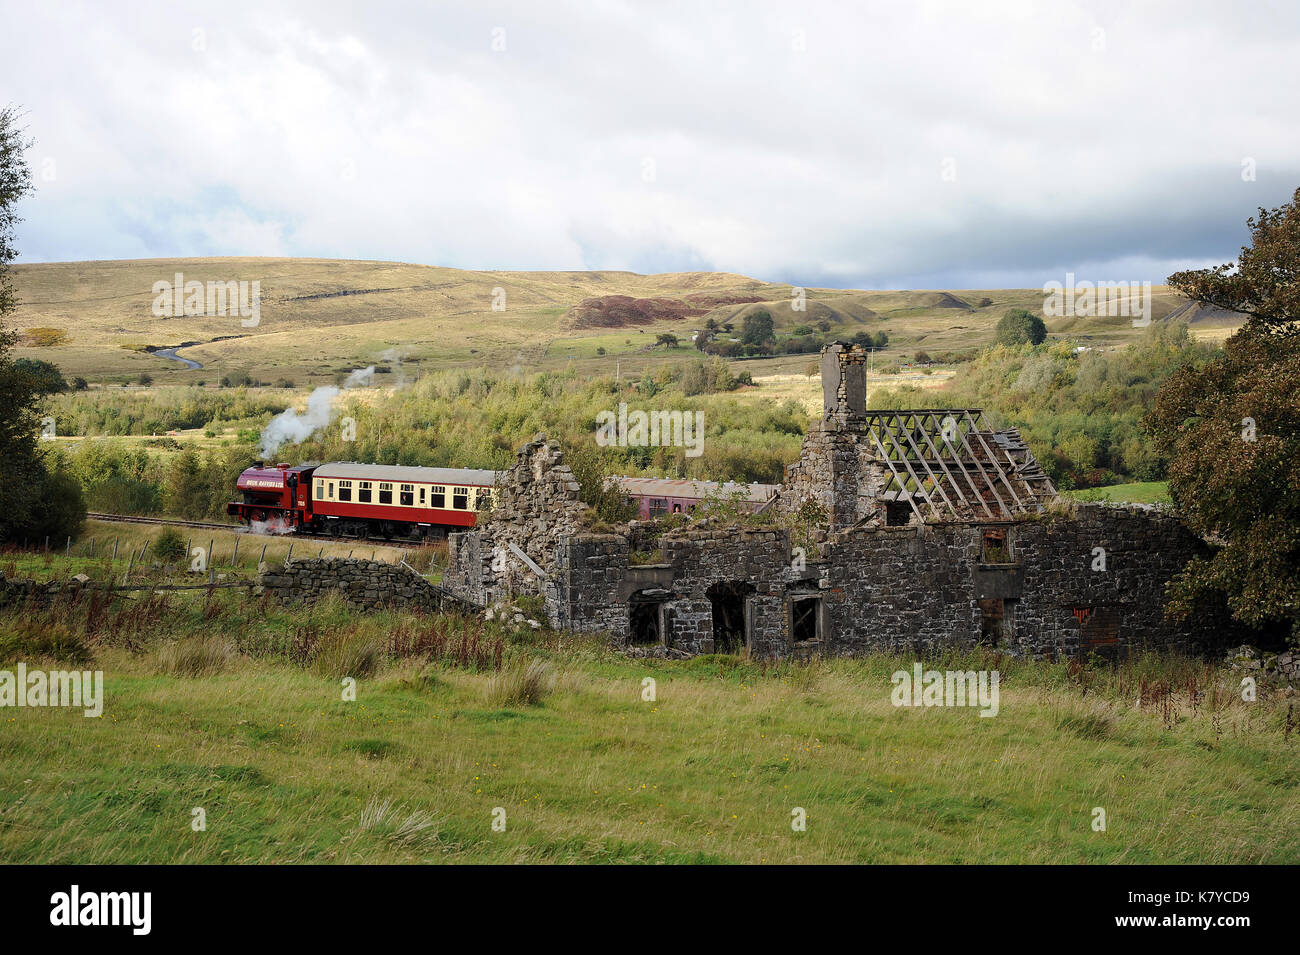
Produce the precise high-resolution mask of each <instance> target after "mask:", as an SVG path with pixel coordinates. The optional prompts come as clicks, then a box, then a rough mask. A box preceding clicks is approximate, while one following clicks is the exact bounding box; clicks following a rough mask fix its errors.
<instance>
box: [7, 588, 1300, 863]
mask: <svg viewBox="0 0 1300 955" xmlns="http://www.w3.org/2000/svg"><path fill="white" fill-rule="evenodd" d="M33 628H35V629H33ZM55 630H57V631H58V632H60V633H62V634H63V640H62V643H61V644H59V647H60V649H59V651H58V652H56V653H55V656H54V657H42V656H40V655H38V654H37V655H34V654H33V644H32V641H33V640H35V639H38V638H39V637H40V635H41V634H46V635H47V636H48V634H49V633H51V632H54V631H55ZM304 631H308V632H313V633H315V634H317V635H319V636H320V643H319V644H318V646H319V647H332V648H334V651H335V652H333V655H331V654H330V653H326V652H325V651H324V650H319V651H318V652H317V653H316V654H315V655H314V656H310V657H308V656H306V655H304V654H302V653H300V652H298V649H299V643H300V641H301V639H302V634H303V633H304ZM426 632H428V633H434V632H437V633H440V634H446V633H451V634H453V635H455V634H459V635H460V636H459V639H462V640H468V639H469V638H470V637H471V636H472V637H473V638H474V639H475V640H476V641H481V642H482V644H483V645H485V646H486V645H490V644H492V643H493V641H496V640H501V641H502V642H503V645H504V664H503V666H504V673H506V674H512V673H518V672H520V671H519V668H521V667H523V666H524V665H525V664H532V665H533V667H534V674H533V676H534V678H535V679H534V682H535V683H536V684H537V686H538V687H540V689H539V690H538V693H539V695H540V700H539V701H538V702H535V703H532V704H528V703H522V702H512V701H511V700H510V699H509V698H508V696H507V695H506V694H505V693H504V692H503V691H502V689H501V687H502V686H503V685H507V684H508V681H503V679H502V677H501V676H500V675H495V674H494V667H493V665H492V664H481V663H480V664H474V663H465V662H464V659H463V658H464V654H463V653H461V654H460V656H459V657H458V655H457V652H456V651H455V650H454V649H449V650H443V651H438V652H435V653H432V654H431V653H409V652H407V653H404V652H402V651H401V650H400V645H401V641H400V640H395V636H402V635H405V636H407V637H409V636H411V635H412V634H420V633H426ZM34 634H35V636H34ZM24 641H26V642H24ZM454 644H455V640H454V639H451V640H450V642H448V643H447V644H446V646H447V647H454ZM476 645H477V644H476ZM386 647H387V648H389V649H385V648H386ZM393 647H399V649H392V648H393ZM359 648H360V649H359ZM338 651H344V652H338ZM82 654H88V656H82ZM16 659H23V660H25V661H26V663H27V665H28V667H29V669H31V668H35V667H37V666H39V665H41V660H43V659H44V660H46V662H47V664H48V667H55V666H60V667H67V666H73V665H75V666H78V667H79V668H82V669H101V670H103V671H104V674H105V703H104V710H103V714H102V715H101V716H99V717H98V718H86V717H85V716H83V715H82V713H81V711H79V710H77V711H73V710H69V709H63V708H21V709H6V710H4V711H0V861H3V862H18V863H32V862H40V863H131V862H146V861H148V862H189V863H195V862H209V863H226V862H232V863H233V862H255V861H256V862H288V863H293V862H417V861H431V862H523V861H528V862H743V863H782V862H829V863H842V862H899V863H918V862H1064V863H1079V862H1091V863H1104V862H1126V863H1156V862H1173V863H1225V862H1250V863H1254V862H1275V863H1296V862H1300V760H1297V757H1296V747H1297V746H1300V739H1297V737H1296V735H1295V733H1294V732H1292V733H1290V734H1289V735H1288V732H1287V725H1286V721H1287V705H1286V702H1285V701H1284V700H1278V699H1273V698H1271V697H1269V696H1268V695H1264V696H1262V697H1261V700H1260V701H1259V702H1257V703H1253V704H1247V703H1243V702H1242V701H1241V700H1240V699H1239V698H1238V697H1237V696H1236V690H1235V688H1236V680H1235V678H1233V677H1232V676H1231V675H1229V674H1227V673H1225V672H1222V671H1218V670H1216V669H1214V668H1212V667H1207V666H1206V665H1205V664H1202V663H1197V662H1193V661H1185V660H1180V659H1177V658H1163V659H1155V658H1140V659H1136V660H1133V661H1130V662H1128V663H1127V664H1125V665H1123V666H1122V667H1120V668H1118V669H1112V668H1110V667H1107V666H1105V665H1101V664H1098V665H1095V666H1092V667H1088V668H1082V669H1081V668H1078V667H1071V666H1067V665H1065V664H1060V665H1053V664H1046V663H1024V662H1019V661H1014V660H1008V659H1005V658H1004V659H997V658H994V657H990V656H958V655H950V656H948V657H946V658H944V659H941V660H936V661H931V663H932V665H934V666H936V667H937V668H939V669H957V668H961V669H968V668H969V669H997V670H998V671H999V673H1000V675H1001V697H1000V707H999V712H998V715H997V716H996V717H993V718H982V717H980V716H979V713H978V710H976V709H973V708H931V709H921V708H918V709H911V708H896V707H894V706H893V705H892V704H891V702H890V691H891V684H890V674H891V673H892V672H894V671H895V670H898V669H910V667H911V663H912V660H911V659H904V658H893V657H875V658H869V659H863V660H837V661H831V662H824V661H814V662H813V663H811V664H779V665H777V664H769V665H762V664H758V663H751V662H748V661H745V660H743V659H739V658H722V657H703V658H697V659H694V660H690V661H649V660H645V661H643V660H633V659H629V658H627V657H624V656H622V655H620V654H618V653H616V652H614V651H611V650H609V649H607V648H606V647H604V646H603V645H602V644H601V643H600V642H599V641H598V640H595V639H585V638H575V637H573V636H572V635H563V634H556V633H550V632H546V631H543V632H541V633H534V632H532V631H528V630H525V631H523V632H522V633H514V632H511V631H508V630H504V629H501V628H500V626H499V625H498V624H487V623H482V622H474V621H464V620H459V619H458V618H437V617H433V618H430V617H416V616H412V615H409V614H399V613H380V614H372V615H368V616H366V617H361V616H358V615H354V614H352V613H350V612H348V611H346V610H344V609H343V608H341V607H340V606H339V605H337V604H335V603H333V602H326V603H324V604H321V605H318V606H317V607H316V608H315V609H314V610H312V611H310V612H307V611H300V610H288V611H287V610H282V609H278V608H276V607H274V606H271V605H262V604H259V603H255V604H251V605H250V604H246V603H244V602H243V601H242V600H240V599H238V598H236V597H235V596H233V595H231V594H226V595H223V594H221V593H218V594H216V595H214V596H204V595H201V594H200V595H166V596H160V597H156V598H153V599H152V600H146V601H143V602H141V601H136V602H130V601H121V602H120V603H119V604H117V605H114V606H110V607H107V608H104V607H102V606H101V607H99V609H98V610H96V611H94V612H91V611H90V610H89V609H88V608H86V607H85V606H81V607H79V608H72V609H67V610H62V611H52V612H46V613H38V612H30V611H29V612H27V613H22V612H19V611H15V610H12V609H11V610H9V611H5V612H0V667H7V668H12V666H13V665H14V661H15V660H16ZM349 672H352V673H355V674H356V675H357V676H358V677H359V681H358V684H357V692H356V698H355V701H345V700H344V699H343V698H342V696H343V693H342V682H341V680H340V677H342V676H343V675H345V674H346V673H349ZM647 678H651V679H653V680H654V681H656V686H655V694H654V696H655V698H654V699H653V700H646V699H644V698H643V695H644V690H645V682H644V681H645V680H646V679H647ZM1216 687H1218V689H1215V688H1216ZM196 808H198V809H202V810H203V811H204V814H205V818H206V829H204V830H203V831H195V830H194V829H193V828H192V821H193V820H194V818H195V816H194V810H195V809H196ZM1096 808H1102V809H1104V810H1105V812H1106V818H1107V827H1106V830H1105V831H1104V832H1097V831H1094V830H1093V827H1092V822H1093V818H1094V809H1096ZM800 809H802V810H804V811H805V812H806V817H807V827H806V831H802V832H798V831H795V830H794V829H793V828H792V820H793V819H794V818H795V816H794V815H793V814H794V813H795V812H796V810H800ZM502 813H504V820H505V827H504V830H503V831H498V830H494V829H493V821H494V819H495V820H497V821H498V823H499V821H500V820H501V819H502V818H503V817H502Z"/></svg>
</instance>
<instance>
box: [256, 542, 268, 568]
mask: <svg viewBox="0 0 1300 955" xmlns="http://www.w3.org/2000/svg"><path fill="white" fill-rule="evenodd" d="M265 560H266V544H265V543H263V544H262V554H261V556H260V557H258V558H257V563H258V566H261V564H262V562H263V561H265Z"/></svg>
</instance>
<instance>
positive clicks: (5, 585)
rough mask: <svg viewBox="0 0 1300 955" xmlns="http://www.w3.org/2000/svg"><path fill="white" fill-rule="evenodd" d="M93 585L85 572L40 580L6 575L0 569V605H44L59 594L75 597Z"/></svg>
mask: <svg viewBox="0 0 1300 955" xmlns="http://www.w3.org/2000/svg"><path fill="white" fill-rule="evenodd" d="M94 587H95V583H94V581H92V580H91V579H90V578H89V577H87V576H86V575H85V574H77V575H76V576H74V577H72V578H70V579H69V580H67V581H60V580H48V581H42V580H32V579H31V578H30V577H6V576H5V575H4V572H3V571H0V607H9V606H14V605H22V604H27V605H28V606H38V607H44V606H47V605H48V604H49V603H50V602H51V601H52V600H54V598H56V597H58V596H59V595H63V596H65V597H69V598H73V599H75V598H76V597H77V596H79V595H80V594H81V593H82V592H83V591H84V590H88V589H93V588H94Z"/></svg>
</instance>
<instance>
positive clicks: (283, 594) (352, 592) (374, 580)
mask: <svg viewBox="0 0 1300 955" xmlns="http://www.w3.org/2000/svg"><path fill="white" fill-rule="evenodd" d="M259 570H261V571H262V572H261V573H259V574H258V577H257V583H258V586H259V587H261V588H262V592H264V593H266V594H268V595H269V596H271V597H274V598H275V599H277V600H281V601H284V602H286V603H293V602H298V601H304V602H312V601H315V600H318V599H320V598H321V597H323V596H325V595H326V594H330V593H337V594H339V595H340V596H341V597H342V598H343V600H344V602H346V603H347V604H348V606H350V607H353V608H355V609H359V610H373V609H375V608H377V607H385V606H401V607H404V608H418V609H423V610H429V611H436V610H439V609H441V608H442V606H443V603H444V601H445V599H446V596H447V595H445V594H444V593H443V591H442V590H441V589H440V588H438V587H436V586H434V585H433V584H431V583H429V581H427V580H425V579H424V578H423V577H421V576H420V575H419V574H417V573H416V572H415V571H413V570H410V569H409V568H407V567H404V566H402V565H401V564H386V563H384V562H383V561H375V560H348V559H346V558H342V557H339V558H334V557H324V558H315V557H313V558H309V559H307V560H290V561H287V562H285V563H284V564H283V566H282V565H280V564H271V565H266V564H263V565H262V567H261V568H259Z"/></svg>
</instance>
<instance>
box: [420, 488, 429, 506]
mask: <svg viewBox="0 0 1300 955" xmlns="http://www.w3.org/2000/svg"><path fill="white" fill-rule="evenodd" d="M427 490H428V488H423V487H422V488H420V506H421V507H424V495H425V492H426V491H427Z"/></svg>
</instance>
